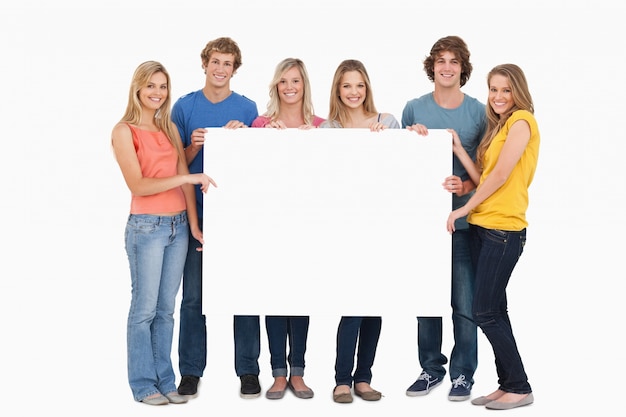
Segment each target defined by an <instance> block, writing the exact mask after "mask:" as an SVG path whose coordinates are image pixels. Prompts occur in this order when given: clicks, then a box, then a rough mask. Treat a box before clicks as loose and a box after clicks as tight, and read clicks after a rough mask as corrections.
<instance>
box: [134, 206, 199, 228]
mask: <svg viewBox="0 0 626 417" xmlns="http://www.w3.org/2000/svg"><path fill="white" fill-rule="evenodd" d="M128 220H135V221H143V222H149V223H154V224H157V225H160V224H171V223H173V224H176V223H187V211H186V210H185V211H182V212H180V213H178V214H175V215H173V216H157V215H154V214H130V215H129V216H128Z"/></svg>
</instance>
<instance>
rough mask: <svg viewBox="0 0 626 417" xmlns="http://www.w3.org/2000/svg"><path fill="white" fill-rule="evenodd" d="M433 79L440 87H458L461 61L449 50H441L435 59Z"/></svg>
mask: <svg viewBox="0 0 626 417" xmlns="http://www.w3.org/2000/svg"><path fill="white" fill-rule="evenodd" d="M433 69H434V81H435V83H436V84H437V85H438V86H440V87H444V88H445V87H458V86H460V85H461V72H462V70H463V68H462V67H461V61H459V59H458V58H457V57H456V55H454V54H453V53H452V52H450V51H444V52H442V53H441V54H440V55H439V57H438V58H437V59H436V60H435V64H434V68H433Z"/></svg>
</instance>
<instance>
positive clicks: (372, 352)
mask: <svg viewBox="0 0 626 417" xmlns="http://www.w3.org/2000/svg"><path fill="white" fill-rule="evenodd" d="M381 326H382V318H381V317H380V316H375V317H345V316H344V317H341V321H340V322H339V327H338V328H337V358H336V360H335V383H336V385H348V386H350V387H351V386H352V383H353V382H354V383H355V384H357V383H359V382H367V383H368V384H369V383H370V382H372V366H373V365H374V357H375V356H376V348H377V346H378V339H379V338H380V330H381ZM357 340H358V351H357ZM355 352H356V353H357V362H356V369H355V370H354V374H352V370H353V368H354V355H355Z"/></svg>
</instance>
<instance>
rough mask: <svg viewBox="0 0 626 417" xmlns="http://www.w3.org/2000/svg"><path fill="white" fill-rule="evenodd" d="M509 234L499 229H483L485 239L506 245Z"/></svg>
mask: <svg viewBox="0 0 626 417" xmlns="http://www.w3.org/2000/svg"><path fill="white" fill-rule="evenodd" d="M508 237H509V232H507V231H506V230H500V229H485V238H487V239H490V240H492V241H494V242H498V243H506V240H507V238H508Z"/></svg>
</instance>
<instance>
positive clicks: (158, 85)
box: [138, 72, 169, 110]
mask: <svg viewBox="0 0 626 417" xmlns="http://www.w3.org/2000/svg"><path fill="white" fill-rule="evenodd" d="M168 92H169V89H168V85H167V77H166V76H165V74H163V73H162V72H155V73H154V74H152V76H151V77H150V80H149V81H148V83H147V84H146V85H145V86H144V87H142V88H141V89H140V90H139V94H138V96H139V102H140V103H141V105H142V106H144V107H145V108H148V109H152V110H158V109H159V108H160V107H161V106H162V105H163V103H165V100H166V99H167V95H168Z"/></svg>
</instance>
